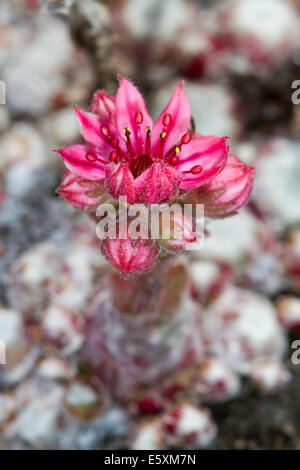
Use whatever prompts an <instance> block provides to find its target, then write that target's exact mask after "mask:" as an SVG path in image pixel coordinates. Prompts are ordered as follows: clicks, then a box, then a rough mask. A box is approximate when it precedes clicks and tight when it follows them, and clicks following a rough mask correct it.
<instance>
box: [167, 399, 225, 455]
mask: <svg viewBox="0 0 300 470" xmlns="http://www.w3.org/2000/svg"><path fill="white" fill-rule="evenodd" d="M162 419H163V424H164V435H165V440H166V442H167V443H168V446H172V447H175V448H178V449H195V448H197V447H207V446H208V445H209V444H210V443H211V442H212V441H213V439H214V438H215V436H216V426H215V424H214V423H213V421H212V420H211V417H210V413H209V410H208V409H207V408H202V407H197V406H195V405H193V404H192V403H189V402H183V403H181V404H179V405H177V406H175V407H174V408H172V409H171V410H169V411H168V412H167V413H165V414H164V415H163V418H162Z"/></svg>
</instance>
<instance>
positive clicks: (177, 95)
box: [152, 82, 191, 155]
mask: <svg viewBox="0 0 300 470" xmlns="http://www.w3.org/2000/svg"><path fill="white" fill-rule="evenodd" d="M166 114H169V115H170V116H171V122H170V125H168V126H167V128H165V126H164V123H163V119H164V116H165V115H166ZM190 122H191V108H190V104H189V100H188V98H187V96H186V94H185V92H184V91H183V88H182V82H180V83H179V84H178V86H177V88H176V90H175V91H174V93H173V95H172V97H171V99H170V101H169V104H168V105H167V106H166V108H165V109H164V110H163V111H162V113H161V114H160V116H159V117H158V118H157V121H156V122H155V124H154V127H153V132H152V142H153V147H152V148H153V153H156V152H157V151H158V147H159V145H160V134H161V132H162V131H163V130H164V129H165V131H166V137H165V139H164V152H163V155H165V154H166V152H167V151H168V150H169V149H170V148H171V147H172V146H173V145H176V144H177V143H178V142H179V141H180V139H181V137H182V136H183V134H185V133H186V132H187V130H188V128H189V126H190Z"/></svg>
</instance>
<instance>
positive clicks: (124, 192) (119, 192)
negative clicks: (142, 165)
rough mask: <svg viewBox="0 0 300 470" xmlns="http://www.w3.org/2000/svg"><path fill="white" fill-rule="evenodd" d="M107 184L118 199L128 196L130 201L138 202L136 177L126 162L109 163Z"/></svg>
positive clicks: (107, 166)
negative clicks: (135, 184) (135, 185)
mask: <svg viewBox="0 0 300 470" xmlns="http://www.w3.org/2000/svg"><path fill="white" fill-rule="evenodd" d="M105 170H106V177H105V185H106V188H107V190H108V192H109V193H110V194H111V195H112V196H113V197H114V198H115V199H118V198H119V197H120V196H126V197H127V201H128V202H130V203H134V202H136V192H135V188H134V178H133V176H132V173H131V171H130V169H129V168H128V165H127V164H126V163H119V164H117V165H116V164H115V163H109V164H108V165H106V167H105Z"/></svg>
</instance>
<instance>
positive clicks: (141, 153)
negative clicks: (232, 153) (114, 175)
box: [85, 111, 202, 178]
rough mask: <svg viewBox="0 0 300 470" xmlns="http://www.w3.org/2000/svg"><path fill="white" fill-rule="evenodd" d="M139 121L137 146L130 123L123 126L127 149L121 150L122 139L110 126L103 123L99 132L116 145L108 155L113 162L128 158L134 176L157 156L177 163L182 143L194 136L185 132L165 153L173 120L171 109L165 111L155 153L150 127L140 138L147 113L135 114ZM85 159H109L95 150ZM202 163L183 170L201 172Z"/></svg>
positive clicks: (173, 163)
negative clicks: (143, 139)
mask: <svg viewBox="0 0 300 470" xmlns="http://www.w3.org/2000/svg"><path fill="white" fill-rule="evenodd" d="M134 120H135V123H136V134H137V136H138V137H139V139H138V148H137V149H136V150H135V149H134V146H133V144H132V141H131V130H130V129H129V127H125V128H124V129H123V133H124V136H125V137H126V147H127V153H126V152H124V151H123V150H121V148H120V145H119V139H118V138H117V137H113V136H112V133H111V130H110V128H109V127H108V126H105V125H102V126H100V132H101V134H102V136H103V137H104V138H105V140H106V142H107V143H108V144H109V145H110V146H111V147H112V148H113V150H112V151H111V152H110V155H109V161H110V162H112V163H118V162H120V161H125V162H128V164H129V168H130V170H131V173H132V175H133V177H134V178H137V177H138V176H140V175H141V174H142V173H143V172H144V171H145V170H147V168H149V167H150V166H151V165H152V164H153V162H154V161H155V160H164V161H165V163H167V164H168V165H171V166H176V165H177V164H178V163H179V161H180V155H179V154H180V152H181V148H182V146H183V145H187V144H189V142H190V141H191V139H192V134H191V133H190V132H186V133H185V134H183V136H182V137H181V139H180V142H179V143H177V144H176V145H173V146H172V147H171V148H170V149H169V150H168V152H167V153H166V154H165V156H164V147H165V141H166V137H167V135H168V133H169V132H170V131H171V124H172V121H173V118H172V116H171V114H170V113H166V114H165V115H164V116H163V119H162V124H163V126H162V132H161V133H160V142H159V145H158V148H157V149H156V150H155V154H154V155H152V154H151V129H150V127H149V126H146V137H145V141H144V142H142V139H141V125H142V124H143V122H144V116H143V113H142V112H141V111H137V112H136V113H135V115H134ZM85 157H86V159H87V160H88V161H90V162H94V161H96V160H97V161H99V162H100V163H104V164H105V163H106V162H105V161H104V160H102V159H101V158H99V157H98V156H97V155H96V154H95V153H93V152H88V153H87V154H86V156H85ZM201 171H202V167H201V165H195V166H193V168H191V169H190V170H186V171H183V173H185V174H186V173H191V174H193V175H197V174H198V173H201Z"/></svg>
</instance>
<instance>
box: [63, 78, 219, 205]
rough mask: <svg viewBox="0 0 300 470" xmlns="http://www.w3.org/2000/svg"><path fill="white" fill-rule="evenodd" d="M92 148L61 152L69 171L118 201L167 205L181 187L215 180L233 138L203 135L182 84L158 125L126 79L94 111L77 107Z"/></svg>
mask: <svg viewBox="0 0 300 470" xmlns="http://www.w3.org/2000/svg"><path fill="white" fill-rule="evenodd" d="M75 112H76V115H77V119H78V122H79V125H80V128H81V133H82V136H83V138H84V139H85V141H86V142H87V144H85V145H81V144H77V145H71V146H69V147H64V148H62V149H60V150H58V153H59V154H60V155H61V157H62V158H63V160H64V162H65V164H66V166H67V168H68V169H69V170H71V171H72V172H73V173H75V174H76V175H78V176H81V177H82V178H85V179H88V180H93V181H104V183H105V186H106V188H107V191H108V192H109V193H110V194H111V195H112V196H113V197H114V198H116V199H117V198H118V197H119V196H127V200H128V202H130V203H135V202H138V203H148V204H151V203H162V202H166V201H168V200H169V199H171V198H173V197H175V196H176V194H177V193H178V191H179V189H182V190H188V189H193V188H198V187H199V186H201V185H203V184H205V183H207V182H208V181H210V180H211V179H212V178H213V177H215V176H216V175H217V174H218V173H219V172H220V171H221V170H222V169H223V168H224V166H225V164H226V161H227V156H228V144H227V137H214V136H208V137H203V136H201V137H197V136H193V135H192V133H191V132H190V131H189V126H190V120H191V112H190V106H189V103H188V99H187V97H186V95H185V93H184V91H183V89H182V83H181V82H180V83H179V85H178V86H177V88H176V90H175V91H174V93H173V95H172V97H171V100H170V102H169V104H168V105H167V106H166V108H165V109H164V110H163V111H162V113H161V114H160V116H159V117H158V119H157V121H156V122H155V124H154V125H153V124H152V120H151V117H150V116H149V114H148V111H147V109H146V106H145V102H144V100H143V98H142V96H141V94H140V93H139V91H138V90H137V89H136V88H135V87H134V86H133V85H132V83H130V82H129V81H128V80H126V79H125V78H122V77H121V78H120V87H119V90H118V93H117V96H116V98H114V97H111V96H109V95H108V94H106V93H105V92H104V91H98V92H97V93H96V94H95V95H94V98H93V103H92V106H91V112H86V111H83V110H80V109H78V108H76V107H75Z"/></svg>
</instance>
